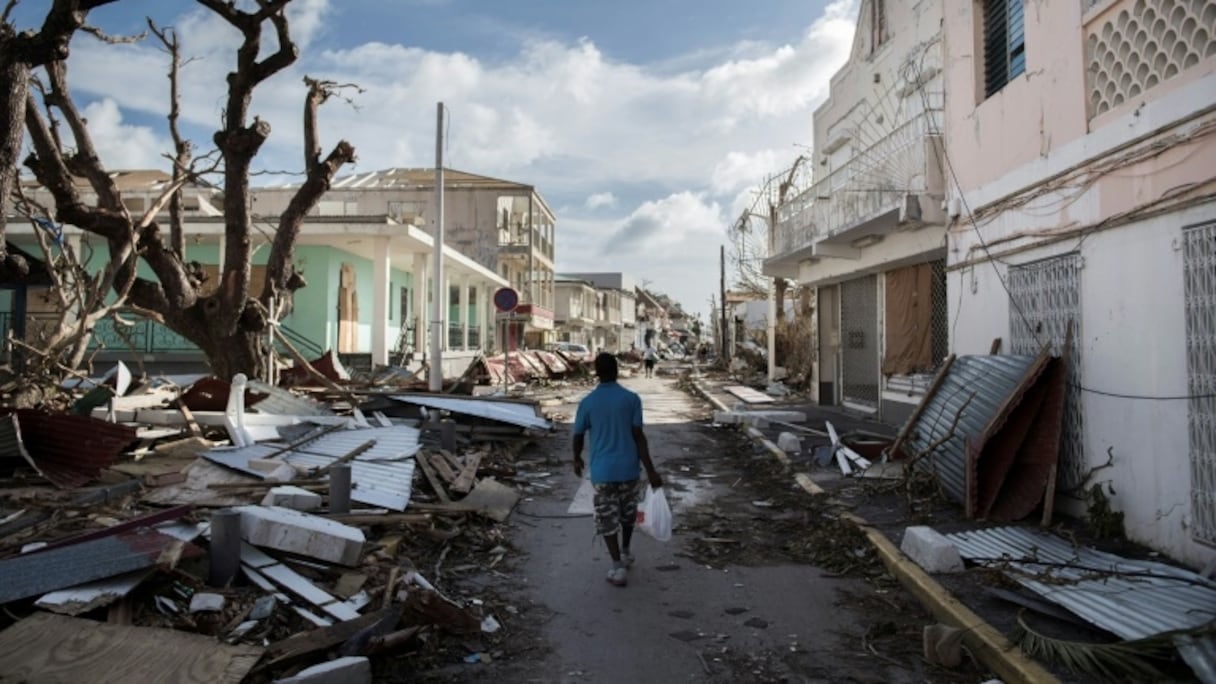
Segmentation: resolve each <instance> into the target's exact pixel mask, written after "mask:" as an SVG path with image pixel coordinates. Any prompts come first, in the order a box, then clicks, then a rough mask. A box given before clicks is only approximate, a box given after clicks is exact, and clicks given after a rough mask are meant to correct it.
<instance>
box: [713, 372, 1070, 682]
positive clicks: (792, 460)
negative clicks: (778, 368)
mask: <svg viewBox="0 0 1216 684" xmlns="http://www.w3.org/2000/svg"><path fill="white" fill-rule="evenodd" d="M690 379H691V380H692V386H693V387H694V388H695V389H696V390H697V392H698V393H700V394H701V396H703V397H704V398H705V399H706V400H707V401H709V402H710V403H711V404H712V405H713V406H714V407H715V409H716V410H718V411H730V410H732V409H733V408H734V407H735V406H736V405H737V404H741V403H743V402H742V401H741V400H740V399H738V398H737V397H736V396H734V395H732V394H730V393H729V392H727V391H726V390H725V389H724V388H725V387H726V386H729V385H731V384H738V383H734V382H725V381H721V380H716V379H710V378H708V377H706V376H703V375H699V374H698V373H697V372H696V371H695V370H694V371H693V373H692V375H690ZM748 408H749V410H763V409H768V408H772V409H774V410H794V411H801V412H803V413H806V414H807V422H806V423H803V424H802V425H803V426H805V427H810V428H814V429H822V426H823V424H824V423H825V422H827V421H830V422H831V423H832V425H833V427H835V428H836V429H837V431H838V432H840V433H845V432H851V431H861V432H872V433H876V434H885V435H890V436H891V437H892V438H893V437H894V435H895V429H894V428H892V427H890V426H887V425H884V424H882V423H878V422H876V421H873V420H870V419H867V418H865V417H861V416H858V415H856V414H853V413H849V412H846V411H844V410H841V409H836V408H833V407H821V406H816V405H808V404H805V403H799V402H781V401H777V402H774V403H773V404H771V405H768V404H764V405H761V404H753V405H750V406H749V407H748ZM744 429H745V430H746V431H747V433H748V434H749V435H750V436H751V438H752V439H753V440H755V441H757V442H759V443H760V444H762V445H763V446H764V448H765V449H766V450H768V451H769V452H770V453H771V454H772V455H773V456H774V457H775V458H777V459H778V460H779V461H781V463H783V464H784V465H785V466H786V468H787V469H789V470H790V471H791V474H792V475H793V477H794V479H795V481H796V482H797V483H798V485H799V486H800V487H802V488H803V489H804V490H806V491H807V493H808V494H810V495H812V496H827V495H828V492H827V491H826V490H825V489H824V486H823V485H824V484H827V483H828V482H830V481H838V480H840V479H841V478H842V476H841V475H840V473H839V471H836V470H834V469H833V470H828V469H822V468H814V464H813V463H812V462H811V458H810V457H807V456H802V457H799V456H797V455H791V454H787V453H786V452H785V451H784V450H782V449H780V448H778V447H777V445H776V437H777V435H778V433H780V432H782V431H792V430H786V428H784V427H783V426H780V425H770V426H769V427H768V428H766V429H763V430H762V429H758V428H755V427H744ZM800 436H801V437H802V445H803V446H802V454H810V453H813V447H814V446H819V445H827V444H829V443H830V440H829V439H828V438H826V437H817V436H813V435H808V434H805V433H804V434H801V435H800ZM841 515H842V517H843V518H844V519H846V520H849V521H851V522H853V523H854V524H856V525H857V526H858V528H859V529H860V530H861V532H862V533H863V534H865V535H866V537H867V538H868V539H869V540H870V543H871V544H872V545H873V546H874V548H875V550H876V551H877V552H878V554H879V557H881V558H882V560H883V563H884V564H885V565H886V567H887V570H888V571H889V572H890V573H891V574H892V575H894V576H895V577H896V578H897V579H898V580H899V582H900V584H902V585H903V586H904V587H905V588H906V589H908V591H910V592H911V593H912V594H913V595H914V596H916V598H917V599H918V600H919V601H920V602H921V604H922V605H923V606H924V607H925V609H926V610H928V611H929V612H930V613H932V614H933V616H934V617H936V618H937V619H938V620H939V621H941V622H942V623H943V624H947V625H950V626H953V627H958V628H960V629H964V630H966V636H965V637H964V638H965V641H966V643H967V645H968V646H969V647H970V648H971V651H972V653H973V654H974V655H975V657H976V658H978V659H979V660H980V661H981V662H982V663H983V664H984V665H986V666H987V667H989V668H991V670H992V671H993V672H995V673H996V674H997V675H999V676H1000V677H1001V679H1002V680H1004V681H1005V682H1008V683H1009V684H1013V683H1015V682H1026V683H1031V682H1057V681H1059V680H1058V679H1057V678H1056V677H1055V676H1053V675H1052V674H1051V673H1050V672H1048V671H1047V669H1046V668H1044V667H1043V666H1042V665H1040V664H1039V663H1038V662H1037V661H1034V660H1032V659H1030V658H1028V657H1027V656H1026V655H1024V654H1023V653H1022V652H1021V650H1020V649H1019V648H1018V647H1017V646H1016V645H1014V644H1013V643H1011V642H1010V641H1009V640H1008V639H1007V638H1005V636H1004V635H1003V634H1001V632H1000V631H998V630H997V629H996V628H995V627H993V626H992V625H990V624H989V623H988V622H986V621H985V620H984V619H983V618H981V617H980V616H979V615H977V614H976V613H975V612H974V611H973V610H972V609H971V608H969V607H968V606H967V605H965V604H964V603H963V602H962V601H961V600H959V599H958V598H957V597H956V596H954V595H953V594H951V593H950V592H949V591H948V590H947V589H946V588H945V587H943V586H942V585H941V584H940V583H939V582H938V581H937V580H935V579H934V578H933V576H931V575H929V574H928V573H926V572H925V571H924V570H922V569H921V568H920V566H918V565H917V564H916V563H914V562H913V561H912V560H911V559H910V558H908V557H907V556H906V555H904V553H903V552H901V551H900V550H899V547H898V546H897V545H896V544H895V543H894V542H893V541H892V539H890V538H889V537H888V535H887V534H884V533H883V532H882V531H881V530H879V529H877V528H876V527H874V526H873V525H871V524H870V523H869V522H868V521H867V520H865V519H864V518H862V517H859V516H857V515H854V514H852V513H849V512H847V511H842V513H841Z"/></svg>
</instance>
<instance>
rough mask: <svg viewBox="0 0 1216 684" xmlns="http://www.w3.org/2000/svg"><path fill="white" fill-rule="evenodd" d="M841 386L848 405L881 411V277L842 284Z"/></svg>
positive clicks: (871, 277) (870, 276)
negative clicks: (879, 365)
mask: <svg viewBox="0 0 1216 684" xmlns="http://www.w3.org/2000/svg"><path fill="white" fill-rule="evenodd" d="M840 331H841V335H842V337H841V340H840V349H841V372H842V375H843V377H842V378H841V386H842V390H843V395H844V399H845V401H852V402H856V403H859V404H863V405H866V406H872V407H874V408H877V407H878V277H877V276H873V275H869V276H866V277H864V278H858V279H856V280H849V281H847V282H844V283H841V284H840Z"/></svg>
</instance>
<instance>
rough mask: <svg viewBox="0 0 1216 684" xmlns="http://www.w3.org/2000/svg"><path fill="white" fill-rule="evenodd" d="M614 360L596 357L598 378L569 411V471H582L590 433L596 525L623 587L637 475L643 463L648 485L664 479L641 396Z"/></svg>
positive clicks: (612, 573) (614, 579) (612, 577)
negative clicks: (622, 381) (623, 381)
mask: <svg viewBox="0 0 1216 684" xmlns="http://www.w3.org/2000/svg"><path fill="white" fill-rule="evenodd" d="M617 372H618V368H617V362H616V359H615V358H614V357H613V356H612V355H611V354H600V355H599V356H597V357H595V374H596V375H597V376H599V384H598V385H597V386H596V388H595V389H594V390H592V391H591V393H590V394H588V395H587V396H586V397H584V398H583V400H582V401H580V402H579V404H578V411H577V412H576V413H575V416H574V440H573V444H572V446H573V448H574V474H575V475H578V476H579V477H582V476H583V456H582V454H583V442H584V439H585V438H586V436H587V435H588V434H590V436H591V437H590V439H591V448H590V449H589V450H588V456H589V458H590V462H591V484H592V485H593V486H594V487H595V529H596V532H598V533H599V534H601V535H603V537H604V543H605V544H607V546H608V555H610V556H612V569H611V570H609V571H608V577H607V579H608V581H609V582H611V583H612V584H614V585H616V586H618V587H623V586H625V582H626V575H627V574H628V571H627V568H628V567H629V566H630V565H632V564H633V555H632V554H631V553H630V551H629V541H630V539H632V538H633V524H634V521H635V520H636V518H637V510H638V480H639V476H640V475H641V467H645V468H646V477H647V479H648V480H649V481H650V486H651V487H654V488H656V489H657V488H659V487H662V486H663V479H662V478H660V477H659V473H658V471H656V470H655V469H654V463H652V462H651V460H650V446H649V444H648V443H647V441H646V434H645V433H644V432H642V399H641V398H640V397H639V396H638V395H637V394H636V393H634V392H631V391H629V390H627V389H625V388H624V387H622V386H621V385H619V384H618V383H617Z"/></svg>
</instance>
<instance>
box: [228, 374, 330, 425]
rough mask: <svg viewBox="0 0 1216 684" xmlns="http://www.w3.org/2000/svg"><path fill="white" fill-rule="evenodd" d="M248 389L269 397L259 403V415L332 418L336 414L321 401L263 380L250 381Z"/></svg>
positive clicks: (255, 408)
mask: <svg viewBox="0 0 1216 684" xmlns="http://www.w3.org/2000/svg"><path fill="white" fill-rule="evenodd" d="M246 387H248V388H249V390H250V391H252V392H256V393H258V394H265V395H267V396H266V398H265V399H263V400H261V401H259V402H258V403H257V404H256V405H255V407H254V410H256V411H257V412H258V413H270V414H274V415H276V416H332V415H334V412H333V411H331V410H329V407H328V406H326V405H325V404H322V403H321V402H319V401H316V400H314V399H310V398H308V397H304V396H300V395H299V394H296V393H295V392H292V391H290V390H286V389H283V388H282V387H276V386H274V385H268V384H266V383H264V382H262V381H261V380H250V381H249V382H248V384H247V385H246Z"/></svg>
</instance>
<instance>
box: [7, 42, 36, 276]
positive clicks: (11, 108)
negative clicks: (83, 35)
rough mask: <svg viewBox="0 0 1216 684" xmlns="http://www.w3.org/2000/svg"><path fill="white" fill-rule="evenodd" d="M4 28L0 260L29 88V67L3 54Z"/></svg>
mask: <svg viewBox="0 0 1216 684" xmlns="http://www.w3.org/2000/svg"><path fill="white" fill-rule="evenodd" d="M4 32H7V29H6V28H2V27H0V50H3V51H4V53H5V54H4V55H3V56H0V93H4V94H5V95H6V96H7V97H0V126H3V128H2V129H0V261H3V260H4V258H5V257H6V255H7V253H6V249H5V246H4V239H5V230H6V228H7V226H6V225H5V223H6V220H7V217H8V215H9V214H10V213H11V212H9V198H10V197H11V196H12V191H13V186H14V184H15V183H17V162H18V159H17V158H18V156H19V155H20V154H21V143H22V140H23V139H24V134H25V98H26V93H27V92H29V81H30V68H29V66H27V65H26V64H24V63H22V62H20V61H18V60H16V59H12V57H11V56H9V55H8V54H7V52H8V50H9V42H10V41H9V40H8V39H7V38H8V37H7V36H4V35H3V34H4Z"/></svg>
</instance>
